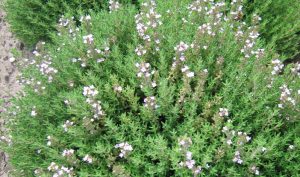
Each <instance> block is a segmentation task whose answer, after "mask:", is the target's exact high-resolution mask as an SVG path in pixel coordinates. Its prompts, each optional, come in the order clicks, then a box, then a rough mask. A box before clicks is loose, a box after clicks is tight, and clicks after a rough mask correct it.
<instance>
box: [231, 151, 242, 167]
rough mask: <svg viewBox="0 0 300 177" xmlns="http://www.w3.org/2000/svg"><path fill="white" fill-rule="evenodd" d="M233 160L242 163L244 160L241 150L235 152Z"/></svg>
mask: <svg viewBox="0 0 300 177" xmlns="http://www.w3.org/2000/svg"><path fill="white" fill-rule="evenodd" d="M232 161H233V162H235V163H238V164H242V163H243V162H244V161H243V160H242V159H241V154H240V151H235V153H234V157H233V159H232Z"/></svg>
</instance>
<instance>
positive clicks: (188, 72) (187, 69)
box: [181, 65, 195, 78]
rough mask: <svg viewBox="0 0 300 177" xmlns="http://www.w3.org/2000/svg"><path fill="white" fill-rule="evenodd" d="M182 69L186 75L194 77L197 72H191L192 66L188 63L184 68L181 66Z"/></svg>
mask: <svg viewBox="0 0 300 177" xmlns="http://www.w3.org/2000/svg"><path fill="white" fill-rule="evenodd" d="M181 71H182V73H183V74H184V75H185V76H186V77H189V78H192V77H194V76H195V73H194V72H191V71H190V68H189V67H188V66H186V65H184V66H183V68H181Z"/></svg>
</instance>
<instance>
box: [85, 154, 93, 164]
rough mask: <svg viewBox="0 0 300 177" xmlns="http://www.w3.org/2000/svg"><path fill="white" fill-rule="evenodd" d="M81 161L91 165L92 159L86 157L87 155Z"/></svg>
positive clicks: (88, 156)
mask: <svg viewBox="0 0 300 177" xmlns="http://www.w3.org/2000/svg"><path fill="white" fill-rule="evenodd" d="M82 160H83V161H85V162H87V163H89V164H91V163H93V159H92V157H91V156H90V155H88V154H87V155H85V156H84V157H83V159H82Z"/></svg>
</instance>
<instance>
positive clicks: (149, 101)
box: [144, 96, 158, 109]
mask: <svg viewBox="0 0 300 177" xmlns="http://www.w3.org/2000/svg"><path fill="white" fill-rule="evenodd" d="M144 106H145V107H146V108H150V109H156V108H158V105H157V104H156V99H155V97H154V96H149V97H147V98H145V99H144Z"/></svg>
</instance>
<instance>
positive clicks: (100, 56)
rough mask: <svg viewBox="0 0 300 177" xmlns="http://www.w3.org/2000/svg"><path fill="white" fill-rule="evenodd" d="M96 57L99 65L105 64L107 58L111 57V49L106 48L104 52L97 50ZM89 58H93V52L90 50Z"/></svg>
mask: <svg viewBox="0 0 300 177" xmlns="http://www.w3.org/2000/svg"><path fill="white" fill-rule="evenodd" d="M95 52H96V54H95V56H96V57H97V63H101V62H104V61H105V60H106V58H107V57H108V56H109V54H110V48H109V47H104V49H103V50H100V49H95ZM87 53H88V54H87V56H88V57H89V58H91V57H92V56H91V55H90V53H91V51H90V50H88V51H87Z"/></svg>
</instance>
